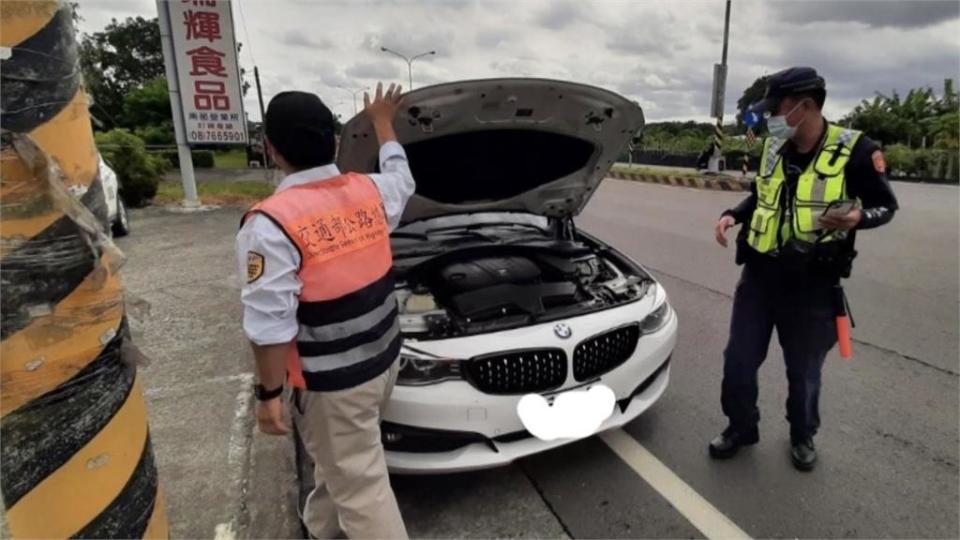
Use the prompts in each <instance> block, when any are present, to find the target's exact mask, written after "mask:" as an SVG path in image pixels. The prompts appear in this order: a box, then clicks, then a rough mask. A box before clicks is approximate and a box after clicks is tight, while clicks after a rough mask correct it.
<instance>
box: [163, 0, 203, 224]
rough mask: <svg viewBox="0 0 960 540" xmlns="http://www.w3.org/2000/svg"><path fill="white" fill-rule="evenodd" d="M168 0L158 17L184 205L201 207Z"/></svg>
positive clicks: (164, 2)
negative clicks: (174, 51)
mask: <svg viewBox="0 0 960 540" xmlns="http://www.w3.org/2000/svg"><path fill="white" fill-rule="evenodd" d="M166 4H167V2H166V1H165V0H157V17H158V22H159V23H160V45H161V46H162V48H163V65H164V67H165V68H166V71H167V88H168V89H169V91H170V107H171V108H172V109H173V111H172V112H173V132H174V135H175V136H176V140H177V155H178V156H179V157H180V177H181V179H182V181H183V206H185V207H187V208H199V207H200V199H199V198H198V197H197V181H196V180H195V179H194V177H193V157H192V156H191V155H190V145H189V144H187V133H186V131H185V130H184V127H183V108H182V106H181V104H180V82H179V80H178V78H177V64H176V62H177V60H176V56H174V54H173V38H172V37H171V35H170V34H171V32H172V30H171V29H170V12H168V11H167V5H166Z"/></svg>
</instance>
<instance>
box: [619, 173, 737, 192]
mask: <svg viewBox="0 0 960 540" xmlns="http://www.w3.org/2000/svg"><path fill="white" fill-rule="evenodd" d="M608 176H609V177H610V178H616V179H618V180H632V181H634V182H646V183H648V184H661V185H665V186H679V187H690V188H696V189H713V190H717V191H749V190H750V182H749V181H743V180H740V179H737V178H733V177H729V176H724V177H717V178H704V177H701V176H684V175H679V176H674V175H663V174H640V173H630V172H620V171H610V174H609V175H608Z"/></svg>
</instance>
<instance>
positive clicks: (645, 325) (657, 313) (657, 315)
mask: <svg viewBox="0 0 960 540" xmlns="http://www.w3.org/2000/svg"><path fill="white" fill-rule="evenodd" d="M669 320H670V302H667V301H666V300H664V301H663V303H662V304H660V306H659V307H657V309H655V310H653V311H652V312H651V313H650V314H649V315H647V316H646V317H644V318H643V321H641V322H640V332H641V333H643V334H652V333H654V332H656V331H658V330H660V329H661V328H663V327H664V326H666V325H667V322H668V321H669Z"/></svg>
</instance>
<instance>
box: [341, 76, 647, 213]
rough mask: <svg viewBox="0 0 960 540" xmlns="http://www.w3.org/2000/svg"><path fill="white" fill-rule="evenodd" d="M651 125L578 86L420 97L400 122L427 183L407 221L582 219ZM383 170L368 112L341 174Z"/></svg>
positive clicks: (486, 87) (347, 132)
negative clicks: (509, 216) (498, 216)
mask: <svg viewBox="0 0 960 540" xmlns="http://www.w3.org/2000/svg"><path fill="white" fill-rule="evenodd" d="M643 122H644V120H643V111H642V110H641V109H640V106H639V105H637V104H636V103H634V102H631V101H629V100H627V99H626V98H624V97H623V96H620V95H619V94H615V93H613V92H610V91H608V90H603V89H601V88H595V87H592V86H587V85H583V84H576V83H571V82H563V81H552V80H544V79H486V80H475V81H462V82H454V83H447V84H441V85H436V86H430V87H426V88H421V89H419V90H415V91H413V92H410V93H409V94H407V95H405V96H404V98H403V101H402V103H401V107H400V111H399V112H398V114H397V119H396V121H395V122H394V125H395V127H396V131H397V137H398V138H399V140H400V143H401V144H403V146H404V148H405V149H406V152H407V157H408V159H409V161H410V168H411V170H412V172H413V177H414V180H416V183H417V189H416V194H415V195H414V196H413V197H412V198H411V200H410V202H409V204H408V205H407V208H406V210H405V211H404V214H403V218H402V221H403V222H411V221H417V220H420V219H425V218H430V217H434V216H441V215H447V214H459V213H471V212H487V211H520V212H530V213H533V214H538V215H543V216H548V217H568V216H573V215H576V214H577V213H579V212H580V211H581V210H582V209H583V207H584V206H585V205H586V204H587V201H588V200H589V199H590V196H591V195H592V194H593V192H594V191H595V190H596V188H597V186H598V185H599V184H600V181H601V180H603V178H604V176H605V175H606V174H607V172H608V170H609V169H610V166H611V165H613V163H614V161H615V160H616V158H617V156H618V155H619V154H620V152H621V151H623V150H624V148H625V147H626V145H627V143H628V142H629V141H630V139H631V138H632V137H633V136H634V135H635V134H636V133H638V132H639V130H640V129H641V128H642V127H643ZM378 161H379V146H378V145H377V139H376V135H375V133H374V132H373V127H372V126H371V124H370V121H369V120H368V119H367V117H366V115H364V114H363V113H361V114H359V115H357V116H355V117H353V118H352V119H351V120H350V121H349V122H347V124H346V125H345V126H344V128H343V133H342V134H341V139H340V149H339V152H338V156H337V165H338V166H339V167H340V170H342V171H352V172H360V173H373V172H378V169H379V163H378Z"/></svg>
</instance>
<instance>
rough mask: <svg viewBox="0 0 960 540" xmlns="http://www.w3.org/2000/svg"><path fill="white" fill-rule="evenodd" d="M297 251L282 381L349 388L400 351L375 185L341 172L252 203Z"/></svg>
mask: <svg viewBox="0 0 960 540" xmlns="http://www.w3.org/2000/svg"><path fill="white" fill-rule="evenodd" d="M253 214H262V215H264V216H266V217H267V218H269V219H270V220H271V221H273V222H274V223H275V224H276V225H277V226H278V227H280V229H281V230H283V232H284V233H285V234H286V236H287V238H289V239H290V242H292V243H293V245H294V246H295V247H296V248H297V250H298V251H299V252H300V269H299V271H298V276H299V277H300V281H301V283H302V284H303V289H302V291H301V292H300V296H299V306H298V308H297V322H298V323H299V325H300V330H299V332H298V334H297V337H296V340H295V342H294V343H293V344H291V348H290V355H289V357H288V361H287V380H288V383H289V384H291V385H292V386H295V387H297V388H306V389H307V390H313V391H336V390H344V389H347V388H352V387H354V386H357V385H359V384H362V383H364V382H367V381H369V380H371V379H373V378H374V377H376V376H378V375H380V374H381V373H383V372H384V371H386V370H387V369H388V368H389V367H390V365H391V364H393V362H394V361H395V360H396V359H397V358H398V357H399V355H400V325H399V320H398V318H397V314H398V308H397V300H396V297H395V296H394V293H393V288H394V281H393V275H392V273H391V267H392V263H393V256H392V253H391V251H390V230H389V227H388V225H387V219H386V215H385V214H384V210H383V201H382V199H381V198H380V191H379V190H378V189H377V187H376V185H375V184H374V183H373V181H372V180H370V178H368V177H366V176H364V175H360V174H354V173H347V174H343V175H340V176H337V177H335V178H331V179H327V180H323V181H318V182H310V183H307V184H301V185H297V186H293V187H290V188H287V189H285V190H283V191H281V192H279V193H275V194H274V195H272V196H270V197H268V198H267V199H266V200H264V201H262V202H260V203H259V204H257V205H255V206H254V207H253V208H251V209H250V210H249V211H248V212H247V214H246V215H245V216H244V221H246V220H247V219H248V218H249V217H250V216H252V215H253Z"/></svg>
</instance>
